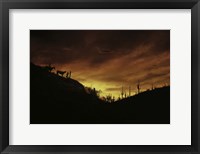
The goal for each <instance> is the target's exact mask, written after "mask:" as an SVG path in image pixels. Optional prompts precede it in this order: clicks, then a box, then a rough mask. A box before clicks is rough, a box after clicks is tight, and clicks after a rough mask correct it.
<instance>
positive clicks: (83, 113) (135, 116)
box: [30, 64, 170, 124]
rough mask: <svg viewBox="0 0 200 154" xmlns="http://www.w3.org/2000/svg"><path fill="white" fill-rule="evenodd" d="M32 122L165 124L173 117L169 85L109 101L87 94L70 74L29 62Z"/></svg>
mask: <svg viewBox="0 0 200 154" xmlns="http://www.w3.org/2000/svg"><path fill="white" fill-rule="evenodd" d="M30 88H31V91H30V92H31V93H30V97H31V102H30V110H31V118H30V120H31V123H32V124H70V123H71V124H95V123H96V124H123V123H127V124H134V123H136V124H137V123H138V124H148V123H149V124H154V123H155V124H157V123H158V124H159V123H160V124H162V123H163V124H166V123H169V121H170V88H169V87H164V88H159V89H155V90H152V91H146V92H143V93H140V94H138V95H136V96H131V97H129V98H125V99H123V100H120V101H117V102H114V103H106V102H104V101H103V100H100V99H99V98H98V97H97V96H95V95H92V94H88V93H87V92H86V90H85V88H84V86H83V85H82V84H81V83H79V82H78V81H76V80H74V79H71V78H64V77H61V76H58V75H57V74H54V73H50V72H48V71H46V70H45V69H43V68H42V67H39V66H36V65H34V64H31V65H30Z"/></svg>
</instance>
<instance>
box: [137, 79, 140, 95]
mask: <svg viewBox="0 0 200 154" xmlns="http://www.w3.org/2000/svg"><path fill="white" fill-rule="evenodd" d="M137 90H138V94H139V93H140V82H139V81H138V83H137Z"/></svg>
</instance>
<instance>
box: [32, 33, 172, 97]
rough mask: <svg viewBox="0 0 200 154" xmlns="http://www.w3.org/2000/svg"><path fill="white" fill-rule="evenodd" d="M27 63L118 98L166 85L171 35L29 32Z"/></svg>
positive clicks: (168, 74)
mask: <svg viewBox="0 0 200 154" xmlns="http://www.w3.org/2000/svg"><path fill="white" fill-rule="evenodd" d="M30 52H31V62H33V63H34V64H37V65H48V64H52V65H53V66H55V67H56V70H63V71H71V72H72V78H73V79H76V80H78V81H79V82H81V83H82V84H83V85H85V86H88V87H93V88H96V89H98V90H101V91H102V94H101V95H102V96H105V95H108V94H112V95H113V96H115V97H118V96H119V95H120V93H121V89H122V87H123V89H124V91H125V92H126V93H127V94H128V89H129V87H130V89H131V94H132V95H133V94H135V93H136V91H137V87H136V86H137V83H138V82H139V83H140V85H141V89H142V90H147V89H151V87H152V85H154V86H155V87H160V86H163V85H164V84H169V82H170V31H169V30H31V31H30Z"/></svg>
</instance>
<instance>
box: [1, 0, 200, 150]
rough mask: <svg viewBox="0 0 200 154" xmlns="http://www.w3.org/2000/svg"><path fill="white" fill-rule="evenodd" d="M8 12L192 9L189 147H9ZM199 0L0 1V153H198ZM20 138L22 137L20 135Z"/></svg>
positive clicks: (199, 139)
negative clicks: (26, 10) (190, 131)
mask: <svg viewBox="0 0 200 154" xmlns="http://www.w3.org/2000/svg"><path fill="white" fill-rule="evenodd" d="M9 9H191V35H192V36H191V39H192V40H191V45H192V50H191V51H192V53H191V54H192V63H191V66H192V68H191V69H192V72H191V73H192V74H191V75H192V81H191V85H192V87H191V88H192V91H191V94H192V126H191V127H192V134H191V136H192V140H191V141H192V144H191V145H189V146H188V145H120V146H117V145H86V146H85V145H62V146H61V145H60V146H58V145H53V146H49V145H42V146H39V145H38V146H37V145H28V146H27V145H9ZM199 26H200V2H199V0H95V1H94V0H57V1H56V0H0V37H1V39H0V58H1V59H0V151H1V152H2V153H3V154H8V153H12V154H15V153H18V154H19V153H32V154H33V153H38V154H39V153H40V154H42V153H50V152H53V153H96V154H97V153H105V154H106V153H118V154H122V153H135V154H136V153H140V154H144V153H149V154H150V153H152V154H153V153H155V152H157V153H161V154H164V153H165V154H166V153H182V154H186V153H194V154H199V153H200V129H199V127H200V121H199V119H200V103H199V99H200V97H199V96H200V95H198V93H199V88H200V78H199V77H200V69H199V68H200V62H199V60H200V54H199V52H200V28H199ZM22 135H23V134H22Z"/></svg>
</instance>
